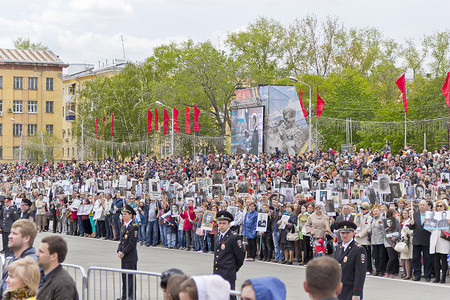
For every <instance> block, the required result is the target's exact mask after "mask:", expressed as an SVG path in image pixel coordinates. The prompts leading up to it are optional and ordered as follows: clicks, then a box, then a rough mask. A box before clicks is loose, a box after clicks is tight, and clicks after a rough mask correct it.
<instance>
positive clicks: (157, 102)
mask: <svg viewBox="0 0 450 300" xmlns="http://www.w3.org/2000/svg"><path fill="white" fill-rule="evenodd" d="M155 103H156V104H158V105H161V106H164V107H167V108H168V109H170V110H171V111H172V146H171V148H172V149H171V152H172V156H173V108H172V107H169V106H167V105H165V104H163V103H161V102H159V101H155Z"/></svg>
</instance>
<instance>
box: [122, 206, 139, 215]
mask: <svg viewBox="0 0 450 300" xmlns="http://www.w3.org/2000/svg"><path fill="white" fill-rule="evenodd" d="M122 212H126V213H129V214H131V215H133V216H135V215H136V212H135V211H134V209H133V208H132V207H131V206H130V204H127V205H125V207H124V208H122Z"/></svg>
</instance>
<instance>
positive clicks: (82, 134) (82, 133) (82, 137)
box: [67, 109, 84, 162]
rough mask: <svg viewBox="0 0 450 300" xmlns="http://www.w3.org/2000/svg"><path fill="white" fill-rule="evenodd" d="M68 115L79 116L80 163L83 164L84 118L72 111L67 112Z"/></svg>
mask: <svg viewBox="0 0 450 300" xmlns="http://www.w3.org/2000/svg"><path fill="white" fill-rule="evenodd" d="M67 112H68V113H72V114H74V115H79V116H80V117H81V162H84V118H83V117H82V116H81V115H80V114H79V113H77V112H74V111H73V110H70V109H69V110H67Z"/></svg>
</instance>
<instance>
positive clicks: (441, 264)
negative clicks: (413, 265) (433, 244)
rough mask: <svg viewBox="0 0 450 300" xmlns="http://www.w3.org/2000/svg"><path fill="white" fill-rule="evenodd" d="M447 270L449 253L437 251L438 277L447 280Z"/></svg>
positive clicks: (435, 265) (435, 267) (435, 264)
mask: <svg viewBox="0 0 450 300" xmlns="http://www.w3.org/2000/svg"><path fill="white" fill-rule="evenodd" d="M441 270H442V277H441V276H440V271H441ZM447 270H448V262H447V254H441V253H435V254H434V272H435V273H436V279H437V280H443V281H445V276H446V275H447Z"/></svg>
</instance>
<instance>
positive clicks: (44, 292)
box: [36, 265, 78, 300]
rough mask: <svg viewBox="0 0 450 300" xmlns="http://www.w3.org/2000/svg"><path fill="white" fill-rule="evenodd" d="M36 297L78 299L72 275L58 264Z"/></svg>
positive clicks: (61, 299) (44, 299)
mask: <svg viewBox="0 0 450 300" xmlns="http://www.w3.org/2000/svg"><path fill="white" fill-rule="evenodd" d="M36 299H38V300H56V299H57V300H78V292H77V289H76V286H75V282H74V281H73V279H72V277H71V276H70V275H69V273H67V271H66V270H64V269H63V268H62V266H61V265H59V266H57V267H56V268H55V269H54V270H53V272H52V274H51V275H50V278H48V279H47V281H46V282H44V285H43V286H42V287H41V288H40V289H39V291H38V294H37V296H36Z"/></svg>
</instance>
